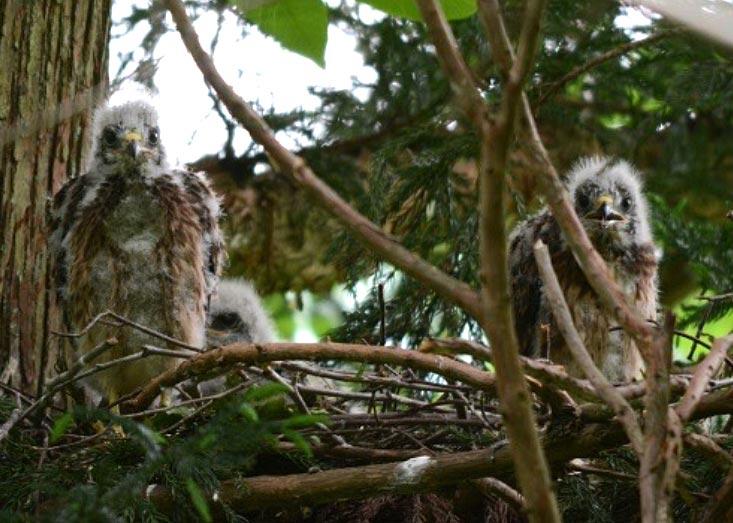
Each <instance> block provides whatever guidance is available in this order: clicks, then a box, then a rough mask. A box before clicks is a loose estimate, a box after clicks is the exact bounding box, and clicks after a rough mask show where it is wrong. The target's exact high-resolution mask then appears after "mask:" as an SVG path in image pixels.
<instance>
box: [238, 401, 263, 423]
mask: <svg viewBox="0 0 733 523" xmlns="http://www.w3.org/2000/svg"><path fill="white" fill-rule="evenodd" d="M239 412H241V413H242V416H244V419H246V420H247V421H249V422H250V423H257V422H258V421H259V420H260V416H259V414H257V411H256V410H255V409H254V407H252V405H250V404H249V403H242V404H241V405H240V406H239Z"/></svg>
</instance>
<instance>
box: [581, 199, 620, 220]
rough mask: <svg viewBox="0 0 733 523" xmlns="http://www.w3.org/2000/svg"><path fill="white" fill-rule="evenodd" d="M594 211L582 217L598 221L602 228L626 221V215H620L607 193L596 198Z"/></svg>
mask: <svg viewBox="0 0 733 523" xmlns="http://www.w3.org/2000/svg"><path fill="white" fill-rule="evenodd" d="M594 206H595V209H593V210H592V211H590V212H589V213H587V214H584V215H583V218H585V219H586V220H598V221H599V222H600V224H601V227H602V228H607V227H611V226H613V225H616V224H618V223H619V222H623V221H626V215H624V214H623V213H620V212H619V211H617V210H616V208H615V207H614V199H613V196H611V195H610V194H608V193H604V194H602V195H600V196H599V197H598V198H596V201H595V203H594Z"/></svg>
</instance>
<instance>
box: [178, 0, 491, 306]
mask: <svg viewBox="0 0 733 523" xmlns="http://www.w3.org/2000/svg"><path fill="white" fill-rule="evenodd" d="M165 4H166V6H167V7H168V9H169V10H170V12H171V14H172V15H173V19H174V20H175V22H176V26H177V27H178V31H179V33H180V35H181V39H182V40H183V43H184V44H185V46H186V48H187V49H188V52H189V53H190V54H191V56H192V58H193V59H194V61H195V62H196V65H198V67H199V69H200V70H201V73H202V74H203V75H204V78H205V79H206V81H207V82H208V83H209V84H210V85H211V86H212V87H213V88H214V90H215V91H216V93H217V95H218V96H219V98H220V99H221V100H222V102H224V105H225V106H226V108H227V110H228V111H229V113H230V114H231V115H232V116H233V117H234V118H235V119H236V120H237V121H238V122H239V123H240V124H241V125H242V127H244V128H245V129H246V130H247V131H248V132H249V133H250V135H251V136H252V139H253V140H255V141H256V142H257V143H259V144H260V145H262V146H263V147H264V148H265V151H267V153H268V155H269V157H270V158H271V161H272V162H273V163H274V164H275V165H274V166H275V168H279V169H282V170H283V171H285V172H286V173H287V174H289V175H290V176H291V177H292V179H293V180H294V181H295V182H296V183H297V184H298V185H301V186H302V187H304V188H305V189H306V190H307V191H308V192H309V193H310V194H311V195H312V196H313V197H314V198H315V199H316V200H317V201H318V202H319V203H320V204H321V205H322V206H323V208H324V209H326V210H327V211H328V212H330V213H331V214H333V215H334V216H335V217H336V218H337V219H339V220H340V221H341V222H342V223H343V224H344V225H346V226H347V227H348V228H349V229H350V230H351V231H352V232H353V233H354V235H355V236H356V237H357V238H358V239H359V240H360V241H362V242H363V243H364V244H365V245H367V246H368V247H369V248H370V249H372V250H373V251H374V252H375V253H377V254H378V255H379V256H381V257H382V258H384V259H385V260H387V261H389V262H390V263H392V264H394V265H395V266H397V267H399V268H400V269H402V270H403V271H405V272H406V273H407V274H409V275H410V276H412V277H413V278H415V279H416V280H418V281H420V282H421V283H423V284H425V285H426V286H428V287H429V288H430V289H433V290H434V291H435V292H436V293H438V294H439V295H440V296H442V297H443V298H445V299H446V300H448V301H450V302H452V303H455V304H457V305H459V306H460V307H462V308H463V309H464V310H465V311H466V312H467V313H468V314H470V315H471V316H473V317H474V318H479V317H480V315H481V309H480V303H479V299H478V296H477V295H476V292H475V291H474V290H473V289H471V287H470V286H469V285H467V284H466V283H464V282H462V281H460V280H457V279H456V278H453V277H451V276H449V275H447V274H445V273H444V272H442V271H441V270H439V269H438V268H437V267H435V266H434V265H432V264H430V263H428V262H427V261H425V260H423V259H422V258H420V257H419V256H417V255H415V254H414V253H413V252H411V251H409V250H408V249H406V248H405V247H404V246H403V245H402V244H401V243H400V242H398V241H397V240H396V239H394V238H392V237H391V236H389V235H387V234H386V233H385V232H384V231H383V230H382V229H381V228H380V227H378V226H377V225H376V224H374V223H372V222H371V221H369V220H368V219H367V218H366V217H365V216H363V215H361V214H360V213H358V212H357V211H356V210H355V209H354V208H353V207H351V206H350V205H349V204H348V203H347V202H345V201H344V200H343V199H342V198H341V197H340V196H339V195H338V194H336V192H334V190H333V189H331V187H329V186H328V185H327V184H325V183H324V182H323V181H322V180H321V179H319V178H318V177H317V176H316V175H315V173H313V171H312V170H311V169H310V167H308V165H307V164H306V163H305V161H304V160H303V159H302V158H300V157H298V156H297V155H295V154H293V153H291V152H290V151H289V150H288V149H286V148H285V147H284V146H283V145H282V144H281V143H280V142H279V141H278V140H277V139H276V138H275V135H274V134H273V133H272V130H270V128H269V127H268V126H267V124H266V123H265V121H264V120H263V119H262V118H261V117H260V116H259V115H258V114H257V113H256V112H255V111H254V110H253V109H252V107H250V105H249V104H248V103H247V102H245V101H244V100H243V99H242V98H241V97H240V96H239V95H237V93H235V92H234V90H233V89H232V88H231V86H229V85H228V84H227V83H226V82H225V81H224V79H223V78H222V77H221V75H220V74H219V72H218V71H217V69H216V67H215V66H214V63H213V61H212V60H211V57H210V56H209V55H208V54H207V53H206V51H204V49H203V48H202V47H201V43H200V42H199V38H198V35H197V34H196V32H195V30H194V28H193V26H192V25H191V20H189V18H188V15H187V14H186V10H185V7H184V6H183V3H182V2H181V0H165Z"/></svg>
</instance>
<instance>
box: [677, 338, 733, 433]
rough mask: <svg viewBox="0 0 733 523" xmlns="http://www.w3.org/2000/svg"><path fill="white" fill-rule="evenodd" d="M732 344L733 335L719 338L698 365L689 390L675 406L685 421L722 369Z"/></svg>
mask: <svg viewBox="0 0 733 523" xmlns="http://www.w3.org/2000/svg"><path fill="white" fill-rule="evenodd" d="M731 345H733V335H730V336H725V337H723V338H718V339H717V340H715V343H713V348H712V349H711V350H710V352H708V355H707V356H705V359H703V360H702V361H701V362H700V363H699V364H698V365H697V368H696V369H695V373H694V374H693V375H692V382H691V383H690V386H689V387H688V388H687V392H685V395H684V396H683V397H682V401H680V403H679V405H677V407H675V410H677V415H678V416H679V417H680V419H681V420H682V422H683V423H684V422H685V421H687V420H688V419H690V416H691V415H692V413H693V412H694V411H695V407H697V404H698V403H699V401H700V399H701V398H702V394H703V392H705V388H706V387H707V386H708V383H709V382H710V380H711V379H712V378H713V376H715V374H716V373H717V372H718V371H719V370H720V367H721V365H722V364H723V361H724V360H725V357H726V354H728V350H730V347H731Z"/></svg>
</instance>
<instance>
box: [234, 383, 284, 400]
mask: <svg viewBox="0 0 733 523" xmlns="http://www.w3.org/2000/svg"><path fill="white" fill-rule="evenodd" d="M286 392H288V387H287V386H286V385H285V384H284V383H265V384H263V385H259V386H257V387H253V388H251V389H249V390H248V391H247V392H246V393H245V394H244V400H245V401H249V402H256V401H263V400H266V399H270V398H272V397H274V396H277V395H278V394H285V393H286Z"/></svg>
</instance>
